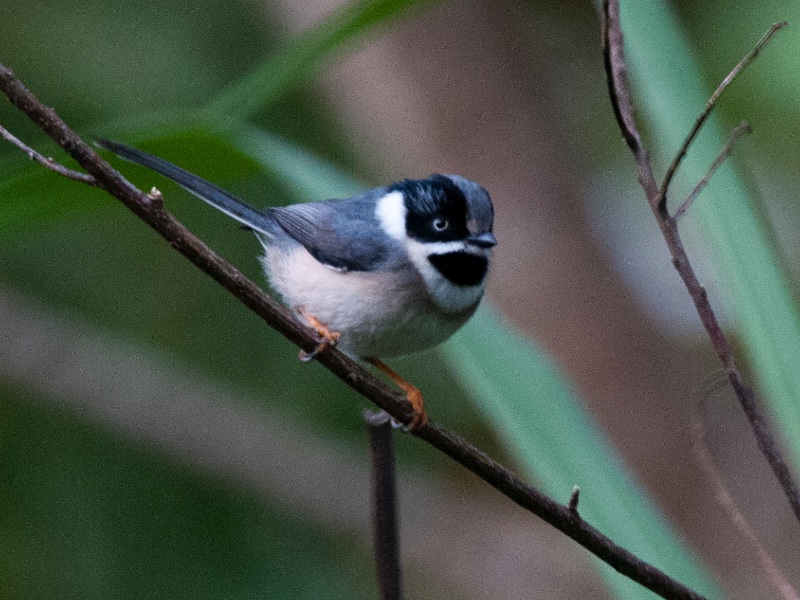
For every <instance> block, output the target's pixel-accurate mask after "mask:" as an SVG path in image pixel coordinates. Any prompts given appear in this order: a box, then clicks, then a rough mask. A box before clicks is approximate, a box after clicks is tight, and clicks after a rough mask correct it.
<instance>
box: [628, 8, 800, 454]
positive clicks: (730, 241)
mask: <svg viewBox="0 0 800 600" xmlns="http://www.w3.org/2000/svg"><path fill="white" fill-rule="evenodd" d="M769 26H770V23H764V24H763V26H761V25H758V28H757V29H756V28H753V40H752V43H753V45H754V44H755V43H756V42H757V41H758V39H759V38H760V37H761V35H762V34H763V33H764V31H766V30H767V29H768V28H769ZM622 28H623V32H624V34H625V42H626V50H627V53H626V56H627V59H628V64H629V67H630V69H631V71H632V74H633V77H632V82H633V84H634V85H635V87H636V92H637V93H636V94H635V97H636V98H637V99H639V104H640V106H641V108H642V109H643V110H642V113H643V114H644V115H645V117H646V119H645V121H646V124H647V125H648V126H649V127H650V128H651V130H652V139H653V142H652V143H651V145H652V146H654V155H656V156H660V157H661V159H662V161H664V160H669V159H670V158H671V157H672V155H674V153H676V152H677V151H678V148H679V147H680V145H681V143H682V142H683V139H684V138H685V136H686V134H687V133H688V132H689V130H690V128H691V127H692V124H693V123H694V121H695V118H696V116H697V115H698V114H699V113H700V111H701V110H702V108H703V107H704V105H705V103H706V101H707V100H708V98H709V96H710V91H709V90H708V86H706V85H705V83H704V82H703V80H702V76H701V72H700V69H699V67H698V66H697V61H696V60H695V57H694V56H693V55H692V53H691V50H690V48H691V46H690V44H689V43H688V42H687V40H686V39H685V36H684V34H683V32H682V31H681V28H680V26H679V24H678V23H677V22H676V19H675V17H674V15H673V14H672V12H671V10H670V8H669V5H668V4H665V3H663V2H659V1H656V0H646V1H636V2H623V3H622ZM780 39H781V34H778V36H777V37H776V39H775V40H774V41H773V42H772V44H773V45H778V44H780ZM751 47H752V46H750V47H746V48H741V49H740V50H741V51H740V53H739V54H738V55H735V56H731V59H730V64H731V68H733V66H734V65H735V64H736V63H737V62H738V61H739V60H740V59H741V57H743V56H744V55H745V54H746V53H747V52H748V51H749V50H750V49H751ZM774 51H775V49H774V48H771V47H767V48H766V50H765V51H764V53H763V54H762V56H761V58H760V59H759V61H761V62H763V61H769V60H770V58H769V57H770V54H771V52H774ZM758 68H759V62H756V63H754V64H753V65H752V66H751V67H750V69H751V70H752V69H758ZM743 77H747V72H745V73H744V75H743ZM733 85H736V83H735V82H734V84H733ZM768 94H769V91H768V90H765V91H764V95H765V96H766V95H768ZM722 101H723V102H724V97H723V100H722ZM725 138H726V135H725V134H724V133H723V125H722V124H721V123H720V121H719V119H718V118H716V117H715V116H713V115H712V118H711V119H710V120H709V122H708V123H707V124H706V125H705V127H704V129H703V133H702V134H701V135H700V136H699V137H698V139H697V140H696V141H695V143H694V144H693V145H692V148H691V151H690V155H689V158H688V159H687V160H686V161H684V164H683V167H682V169H681V175H682V177H683V179H685V180H687V181H689V182H690V183H691V184H692V185H693V183H694V182H696V181H699V180H700V178H701V177H702V176H703V175H704V173H705V171H706V169H707V168H708V165H709V164H710V163H711V162H712V161H713V160H714V157H716V155H717V153H718V152H719V150H720V148H721V147H722V145H723V144H724V141H725ZM673 190H675V186H674V185H673ZM672 196H673V198H675V199H676V200H677V197H678V196H679V194H678V193H677V192H675V191H673V193H672ZM642 201H644V200H642ZM681 228H682V229H683V230H686V228H690V232H691V235H692V237H695V238H697V239H699V240H701V244H698V245H702V246H703V247H705V248H708V250H709V251H710V252H711V254H712V255H713V260H714V266H715V269H716V271H717V275H718V285H719V287H720V288H721V290H722V292H723V293H722V294H721V296H720V297H719V298H713V297H712V304H714V305H717V306H719V305H722V306H723V307H724V308H725V309H726V313H728V314H729V316H730V317H731V318H732V320H733V323H734V324H735V326H736V329H737V333H738V334H739V335H740V336H741V339H742V341H743V349H744V352H745V355H746V357H747V359H748V361H749V363H750V365H751V367H752V370H753V372H754V373H755V375H756V378H757V380H758V385H759V386H760V387H761V389H762V390H763V391H764V393H765V396H766V399H767V400H768V402H769V406H770V408H771V410H772V413H773V417H774V418H773V419H772V422H773V423H774V424H775V425H776V426H777V428H778V431H779V433H780V434H781V438H782V439H783V440H784V441H785V442H786V444H787V445H788V447H789V450H790V452H791V458H793V460H794V463H795V464H800V409H799V408H798V407H800V405H799V404H798V399H799V398H800V369H798V368H797V356H798V355H800V315H798V311H797V306H796V304H795V299H794V298H793V297H792V295H791V293H790V291H789V286H788V282H787V276H786V273H785V272H784V270H783V268H782V267H781V264H780V258H779V256H778V254H777V252H776V249H775V247H774V245H773V243H772V240H771V237H770V234H769V232H768V231H767V228H766V227H765V225H764V224H763V223H762V221H761V219H760V216H759V214H758V210H757V209H756V207H755V203H754V202H753V199H752V197H751V194H750V192H749V190H748V189H747V187H746V186H745V184H744V183H743V181H742V179H741V177H740V175H739V173H738V172H737V169H736V165H735V161H733V160H728V161H726V162H725V163H724V164H723V165H722V167H720V169H719V170H718V171H717V173H716V174H715V175H714V178H713V179H712V180H711V185H710V186H709V187H708V188H707V189H706V190H705V191H704V192H703V194H702V195H701V196H700V197H699V198H698V199H697V201H696V202H695V203H694V205H693V206H692V208H691V210H690V212H689V214H688V215H687V216H686V217H684V219H683V220H682V221H681ZM692 250H693V249H692V248H691V247H689V248H688V252H689V257H690V258H691V257H692Z"/></svg>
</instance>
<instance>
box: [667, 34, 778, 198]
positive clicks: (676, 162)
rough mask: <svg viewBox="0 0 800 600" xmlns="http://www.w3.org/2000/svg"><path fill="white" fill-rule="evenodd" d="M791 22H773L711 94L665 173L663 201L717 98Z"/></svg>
mask: <svg viewBox="0 0 800 600" xmlns="http://www.w3.org/2000/svg"><path fill="white" fill-rule="evenodd" d="M788 24H789V23H787V22H786V21H781V22H780V23H773V24H772V27H770V28H769V31H767V32H766V33H765V34H764V35H763V36H761V39H760V40H758V43H757V44H756V45H755V47H754V48H753V49H752V50H751V51H750V52H748V53H747V55H746V56H745V57H744V58H743V59H742V60H740V61H739V63H738V64H737V65H736V66H735V67H734V68H733V70H732V71H731V72H730V73H728V75H727V77H725V79H723V80H722V83H720V84H719V86H718V87H717V89H716V90H714V93H713V94H711V97H710V98H709V99H708V102H706V106H705V108H704V109H703V112H701V113H700V115H699V116H698V117H697V120H696V121H695V122H694V126H693V127H692V129H691V131H690V132H689V135H687V136H686V139H685V140H684V141H683V145H681V147H680V150H678V153H677V154H676V155H675V158H674V159H672V163H670V165H669V168H667V173H666V175H664V181H663V182H661V189H660V191H661V199H660V200H661V202H666V201H667V190H669V184H670V183H672V178H673V177H674V175H675V173H676V171H677V170H678V167H680V165H681V162H682V161H683V159H684V157H685V156H686V153H687V152H688V151H689V146H691V145H692V142H694V139H695V138H696V137H697V134H698V133H699V132H700V129H701V128H702V127H703V124H704V123H705V122H706V120H707V119H708V116H709V115H710V114H711V111H712V110H714V107H715V106H716V105H717V100H719V97H720V96H721V95H722V92H724V91H725V90H726V88H727V87H728V86H729V85H730V84H731V83H732V82H733V80H734V79H736V77H738V76H739V73H741V72H742V71H744V70H745V69H746V68H747V67H748V66H749V65H750V63H752V62H753V61H754V60H755V59H756V58H758V55H759V54H761V50H763V48H764V46H766V45H767V43H768V42H769V41H770V39H772V36H773V35H775V34H776V33H777V32H778V31H780V30H781V29H783V28H784V27H786V26H787V25H788Z"/></svg>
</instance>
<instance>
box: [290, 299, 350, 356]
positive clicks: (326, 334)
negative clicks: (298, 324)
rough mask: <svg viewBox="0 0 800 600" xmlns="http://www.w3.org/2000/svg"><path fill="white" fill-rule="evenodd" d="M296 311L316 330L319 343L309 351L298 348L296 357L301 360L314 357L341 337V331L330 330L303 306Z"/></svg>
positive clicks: (333, 344)
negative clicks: (298, 351) (298, 352)
mask: <svg viewBox="0 0 800 600" xmlns="http://www.w3.org/2000/svg"><path fill="white" fill-rule="evenodd" d="M297 312H298V313H300V316H301V317H303V318H304V319H305V320H306V322H307V323H308V324H309V325H310V326H311V328H312V329H313V330H314V331H316V332H317V336H318V337H319V344H317V347H316V348H314V349H313V350H312V351H311V352H306V351H305V350H300V354H299V355H298V358H299V359H300V360H302V361H303V362H308V361H310V360H313V359H314V357H315V356H316V355H317V354H319V353H320V352H322V351H323V350H325V348H327V347H328V346H335V345H336V342H338V341H339V337H341V335H342V334H341V333H339V332H338V331H331V330H330V329H328V327H327V326H326V325H325V324H324V323H322V322H321V321H320V320H319V319H317V317H315V316H314V315H312V314H311V313H309V312H308V311H307V310H306V309H305V308H303V307H302V306H301V307H299V308H298V309H297Z"/></svg>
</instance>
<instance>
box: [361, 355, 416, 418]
mask: <svg viewBox="0 0 800 600" xmlns="http://www.w3.org/2000/svg"><path fill="white" fill-rule="evenodd" d="M367 362H368V363H370V364H371V365H372V366H374V367H375V368H376V369H379V370H380V371H383V372H384V373H385V374H386V375H387V376H388V377H389V379H391V380H392V381H394V382H395V383H396V384H397V386H398V387H399V388H400V389H401V390H403V391H404V392H405V393H406V399H407V400H408V402H409V403H410V404H411V408H412V409H413V411H414V415H413V416H412V417H411V420H410V421H409V422H408V423H407V427H408V429H409V430H410V431H414V430H416V429H419V428H420V427H425V425H427V424H428V415H427V414H425V406H424V405H423V403H422V392H421V391H420V390H419V388H416V387H414V386H413V385H411V384H410V383H409V382H408V381H406V380H405V379H403V378H402V377H401V376H400V375H398V374H397V373H395V372H394V371H393V370H392V369H390V368H389V366H388V365H387V364H386V363H384V362H383V361H382V360H380V359H378V358H368V359H367Z"/></svg>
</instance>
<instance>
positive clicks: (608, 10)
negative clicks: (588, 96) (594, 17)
mask: <svg viewBox="0 0 800 600" xmlns="http://www.w3.org/2000/svg"><path fill="white" fill-rule="evenodd" d="M602 27H603V34H602V35H603V56H604V62H605V66H606V76H607V80H608V89H609V93H610V96H611V104H612V106H613V108H614V114H615V115H616V117H617V123H618V125H619V128H620V130H621V131H622V137H623V138H624V139H625V142H626V143H627V144H628V147H629V148H630V150H631V152H632V153H633V156H634V160H635V161H636V170H637V174H638V179H639V183H640V184H641V186H642V189H643V190H644V193H645V196H646V197H647V201H648V203H649V204H650V208H651V209H652V211H653V215H654V216H655V218H656V221H657V222H658V226H659V228H660V229H661V233H662V234H663V236H664V240H665V241H666V242H667V247H668V248H669V253H670V256H671V257H672V264H673V265H675V269H677V271H678V275H680V278H681V280H682V281H683V284H684V286H686V289H687V291H688V292H689V295H690V296H691V298H692V302H694V305H695V308H696V310H697V314H698V315H699V316H700V320H701V321H702V323H703V327H704V328H705V330H706V333H707V334H708V337H709V338H710V339H711V344H712V345H713V346H714V351H715V352H716V354H717V357H718V358H719V361H720V362H721V363H722V366H723V367H724V369H725V373H726V375H727V377H728V381H729V382H730V384H731V387H732V388H733V391H734V393H735V394H736V397H737V399H738V400H739V403H740V404H741V405H742V409H743V410H744V412H745V415H746V416H747V419H748V420H749V421H750V426H751V428H752V429H753V433H754V434H755V437H756V441H757V443H758V447H759V449H760V450H761V452H762V453H763V454H764V456H765V457H766V459H767V461H768V462H769V464H770V466H771V467H772V470H773V472H774V473H775V476H776V477H777V478H778V481H779V482H780V484H781V487H782V488H783V491H784V493H785V494H786V497H787V498H788V499H789V504H790V505H791V507H792V510H793V511H794V514H795V517H796V518H797V519H798V520H799V521H800V493H798V488H797V484H796V483H795V481H794V478H793V476H792V473H791V471H790V470H789V466H788V464H787V462H786V459H785V458H784V457H783V453H782V452H781V449H780V446H779V445H778V442H777V440H776V439H775V436H774V435H773V434H772V431H771V430H770V427H769V424H768V423H767V420H766V418H765V417H764V415H763V414H762V413H761V410H760V408H759V407H758V404H757V403H756V399H755V395H754V394H753V391H752V390H751V389H750V387H749V386H748V385H747V384H746V383H745V381H744V378H743V377H742V374H741V373H740V372H739V369H738V368H737V366H736V360H735V359H734V356H733V351H732V349H731V346H730V343H729V342H728V340H727V338H726V337H725V334H724V333H723V332H722V328H721V327H720V325H719V322H718V321H717V317H716V315H715V314H714V310H713V309H712V308H711V303H710V302H709V300H708V295H707V294H706V290H705V288H704V287H703V285H702V284H701V283H700V281H699V280H698V279H697V275H696V274H695V272H694V269H693V268H692V265H691V263H690V262H689V257H688V255H687V254H686V250H685V249H684V247H683V241H682V240H681V237H680V234H679V233H678V221H677V219H676V218H675V217H673V216H672V215H670V214H669V210H668V208H667V194H666V192H667V189H666V186H667V185H668V184H669V180H668V179H665V181H664V187H663V189H664V191H663V193H662V191H661V188H660V187H659V185H658V183H657V182H656V178H655V175H654V174H653V168H652V165H651V163H650V158H649V156H648V153H647V150H646V149H645V147H644V145H643V144H642V140H641V137H640V135H639V131H638V129H637V127H636V119H635V118H634V108H633V102H632V100H631V92H630V86H629V84H628V77H627V66H626V63H625V53H624V38H623V35H622V29H621V27H620V22H619V2H618V0H604V1H603V26H602ZM781 27H783V24H780V23H779V24H776V25H773V27H772V28H771V29H770V31H769V32H768V33H767V34H766V35H765V36H764V37H763V38H762V39H761V41H760V42H759V43H758V45H757V46H756V50H754V51H753V52H751V53H750V54H748V57H746V58H745V60H744V61H742V62H740V63H739V64H738V65H737V66H736V67H735V68H734V70H733V71H731V73H730V74H729V75H728V77H726V78H725V81H724V82H723V84H721V85H720V87H719V88H718V89H717V91H716V92H715V93H714V96H713V97H712V99H711V100H709V103H708V104H707V105H706V110H705V111H704V112H703V114H702V115H701V118H699V119H698V121H697V124H696V126H695V129H699V126H700V125H702V123H703V122H705V119H706V117H707V116H708V113H709V112H710V110H711V109H712V108H713V106H714V104H715V103H716V100H717V98H718V96H719V94H721V93H722V91H723V90H724V89H725V86H727V84H728V83H729V82H730V81H731V80H732V79H733V78H734V77H735V76H736V75H737V74H738V73H739V71H741V70H742V68H744V66H746V65H747V64H749V62H750V61H752V60H753V59H754V58H755V57H756V56H757V54H758V52H759V51H760V50H761V48H762V47H763V45H764V44H765V43H766V42H767V41H768V40H769V39H770V37H771V36H772V34H774V33H775V31H777V30H779V29H780V28H781ZM695 134H696V131H695V130H694V129H693V131H692V134H690V137H689V138H687V143H686V144H685V145H688V144H689V143H691V140H692V139H694V135H695ZM685 152H686V149H685V148H682V149H681V152H680V154H679V157H678V158H676V160H675V161H673V165H675V167H674V168H676V169H677V166H678V164H679V162H680V155H682V154H685ZM672 172H674V170H673V169H672V167H670V172H668V176H669V177H670V178H671V177H672Z"/></svg>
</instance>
